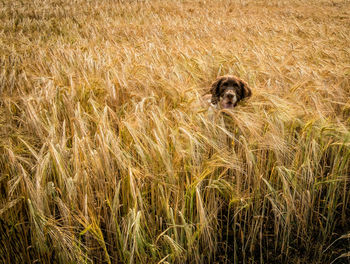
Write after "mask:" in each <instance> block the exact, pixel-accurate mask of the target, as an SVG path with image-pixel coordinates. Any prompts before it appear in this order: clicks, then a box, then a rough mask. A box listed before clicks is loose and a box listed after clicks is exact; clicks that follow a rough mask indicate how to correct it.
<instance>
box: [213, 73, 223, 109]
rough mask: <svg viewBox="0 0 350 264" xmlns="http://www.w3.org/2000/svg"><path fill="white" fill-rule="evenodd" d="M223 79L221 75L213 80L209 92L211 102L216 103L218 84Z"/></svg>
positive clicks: (218, 90)
mask: <svg viewBox="0 0 350 264" xmlns="http://www.w3.org/2000/svg"><path fill="white" fill-rule="evenodd" d="M222 80H223V77H218V78H217V79H216V80H215V82H213V83H212V84H211V88H210V93H211V103H212V104H217V103H218V102H219V99H220V85H221V82H222Z"/></svg>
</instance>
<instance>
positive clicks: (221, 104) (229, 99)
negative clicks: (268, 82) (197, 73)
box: [210, 75, 252, 109]
mask: <svg viewBox="0 0 350 264" xmlns="http://www.w3.org/2000/svg"><path fill="white" fill-rule="evenodd" d="M210 93H211V104H212V105H214V106H216V107H217V108H218V109H233V108H234V107H235V106H236V105H237V103H238V102H239V101H241V100H243V99H244V98H247V97H250V96H251V95H252V90H251V89H250V88H249V86H248V84H247V83H246V82H245V81H243V80H241V79H240V78H238V77H236V76H233V75H224V76H220V77H218V78H217V79H216V80H215V82H213V83H212V85H211V89H210Z"/></svg>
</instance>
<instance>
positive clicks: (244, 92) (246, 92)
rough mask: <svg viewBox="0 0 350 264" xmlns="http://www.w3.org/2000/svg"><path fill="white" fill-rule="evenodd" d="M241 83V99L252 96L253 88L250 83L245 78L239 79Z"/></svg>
mask: <svg viewBox="0 0 350 264" xmlns="http://www.w3.org/2000/svg"><path fill="white" fill-rule="evenodd" d="M239 84H240V86H241V92H240V96H241V99H244V98H247V97H251V96H252V89H250V87H249V86H248V84H247V83H246V82H245V81H243V80H239Z"/></svg>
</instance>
